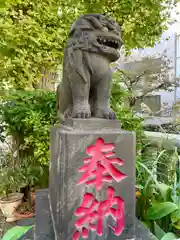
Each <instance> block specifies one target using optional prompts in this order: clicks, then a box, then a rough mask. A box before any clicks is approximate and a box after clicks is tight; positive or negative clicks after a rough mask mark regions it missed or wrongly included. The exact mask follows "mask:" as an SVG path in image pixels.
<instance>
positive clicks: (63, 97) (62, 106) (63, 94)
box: [56, 81, 72, 122]
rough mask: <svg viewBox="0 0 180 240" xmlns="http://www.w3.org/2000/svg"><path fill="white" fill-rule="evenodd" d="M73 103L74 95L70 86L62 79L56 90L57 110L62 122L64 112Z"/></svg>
mask: <svg viewBox="0 0 180 240" xmlns="http://www.w3.org/2000/svg"><path fill="white" fill-rule="evenodd" d="M71 104H72V96H71V93H70V90H69V87H68V86H67V85H66V84H65V82H63V81H62V82H61V83H60V84H59V85H58V87H57V90H56V110H57V115H58V118H59V120H60V122H61V121H64V112H65V110H66V109H67V108H68V106H69V105H71Z"/></svg>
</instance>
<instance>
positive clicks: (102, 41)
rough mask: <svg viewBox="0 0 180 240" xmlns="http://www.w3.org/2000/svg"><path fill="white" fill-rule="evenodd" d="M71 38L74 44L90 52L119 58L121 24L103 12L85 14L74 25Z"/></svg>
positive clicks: (112, 58)
mask: <svg viewBox="0 0 180 240" xmlns="http://www.w3.org/2000/svg"><path fill="white" fill-rule="evenodd" d="M69 37H70V39H71V40H72V39H73V40H74V41H73V42H74V43H73V44H74V45H79V46H80V48H81V49H82V50H83V49H84V50H86V51H89V52H97V53H98V54H102V55H103V56H104V57H107V58H109V60H110V61H116V60H117V59H118V58H119V51H118V50H119V49H120V48H121V46H122V39H121V29H120V26H119V25H118V24H117V23H116V22H115V21H114V20H112V19H110V18H107V17H105V16H104V15H101V14H85V15H83V16H81V17H80V18H78V19H77V20H76V21H75V22H74V23H73V25H72V27H71V30H70V34H69Z"/></svg>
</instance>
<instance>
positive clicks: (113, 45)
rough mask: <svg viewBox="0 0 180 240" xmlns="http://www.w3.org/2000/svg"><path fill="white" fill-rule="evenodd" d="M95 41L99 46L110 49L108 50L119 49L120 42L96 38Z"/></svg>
mask: <svg viewBox="0 0 180 240" xmlns="http://www.w3.org/2000/svg"><path fill="white" fill-rule="evenodd" d="M97 41H98V42H99V43H100V44H101V45H105V46H107V47H110V48H114V49H118V48H120V41H117V40H110V39H105V38H100V37H98V38H97Z"/></svg>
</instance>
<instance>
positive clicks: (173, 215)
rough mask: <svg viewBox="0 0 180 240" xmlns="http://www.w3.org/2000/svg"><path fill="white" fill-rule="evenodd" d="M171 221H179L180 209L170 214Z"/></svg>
mask: <svg viewBox="0 0 180 240" xmlns="http://www.w3.org/2000/svg"><path fill="white" fill-rule="evenodd" d="M171 221H172V222H173V223H175V222H177V221H180V208H179V209H177V210H176V211H174V212H172V213H171Z"/></svg>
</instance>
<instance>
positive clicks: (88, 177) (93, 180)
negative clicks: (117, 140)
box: [78, 138, 126, 191]
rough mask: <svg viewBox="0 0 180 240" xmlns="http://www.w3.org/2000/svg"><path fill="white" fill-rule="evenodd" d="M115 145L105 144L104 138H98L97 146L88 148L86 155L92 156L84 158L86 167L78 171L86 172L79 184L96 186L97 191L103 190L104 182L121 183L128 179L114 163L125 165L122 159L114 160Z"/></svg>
mask: <svg viewBox="0 0 180 240" xmlns="http://www.w3.org/2000/svg"><path fill="white" fill-rule="evenodd" d="M113 149H114V144H113V143H104V140H103V139H102V138H98V139H97V141H96V143H95V145H92V146H89V147H87V148H86V153H87V154H88V155H89V156H91V157H90V158H84V163H85V164H84V165H83V166H82V167H80V168H79V169H78V171H79V172H84V174H83V175H82V177H81V178H80V179H79V181H78V184H83V183H85V184H86V185H95V187H96V189H97V191H99V190H101V188H102V185H103V182H112V180H113V179H114V180H115V181H117V182H120V181H121V180H122V179H124V178H125V177H126V175H125V174H124V173H121V172H120V171H119V170H118V169H117V168H116V167H114V165H113V164H114V163H116V164H118V165H123V163H124V161H123V160H121V159H120V158H112V157H113V156H114V155H115V154H114V153H113V152H112V150H113Z"/></svg>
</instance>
